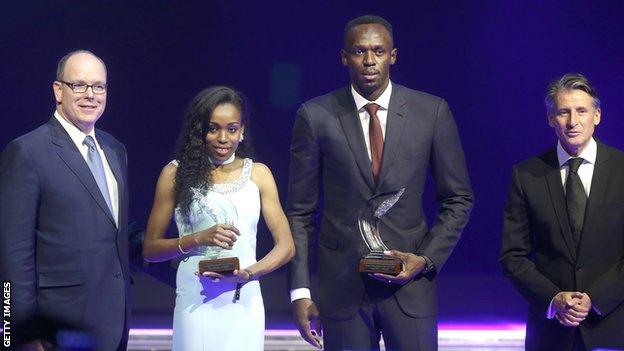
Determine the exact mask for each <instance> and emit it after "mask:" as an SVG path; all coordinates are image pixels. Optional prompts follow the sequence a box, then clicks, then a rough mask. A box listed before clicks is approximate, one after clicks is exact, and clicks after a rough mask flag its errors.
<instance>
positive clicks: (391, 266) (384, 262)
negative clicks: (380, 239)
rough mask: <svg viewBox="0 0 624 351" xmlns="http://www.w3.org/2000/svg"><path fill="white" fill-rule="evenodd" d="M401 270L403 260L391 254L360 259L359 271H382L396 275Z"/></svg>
mask: <svg viewBox="0 0 624 351" xmlns="http://www.w3.org/2000/svg"><path fill="white" fill-rule="evenodd" d="M401 270H403V262H401V260H400V259H398V258H396V257H392V256H377V255H375V257H368V256H366V257H362V258H361V259H360V264H359V271H360V273H383V274H388V275H398V274H399V273H400V272H401Z"/></svg>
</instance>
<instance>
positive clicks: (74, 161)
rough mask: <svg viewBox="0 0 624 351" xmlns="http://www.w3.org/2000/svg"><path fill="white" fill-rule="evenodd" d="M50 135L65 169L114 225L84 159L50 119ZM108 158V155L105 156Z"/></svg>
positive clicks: (66, 135)
mask: <svg viewBox="0 0 624 351" xmlns="http://www.w3.org/2000/svg"><path fill="white" fill-rule="evenodd" d="M48 123H49V125H50V133H51V138H52V144H54V145H56V146H57V150H56V153H57V154H58V155H59V157H60V158H61V159H62V160H63V162H65V164H66V165H67V167H68V168H69V169H70V170H71V171H72V172H73V173H74V174H75V175H76V177H77V178H78V180H80V182H81V183H82V184H83V185H84V187H85V188H86V189H87V191H88V192H89V194H91V196H92V197H93V200H95V202H96V203H97V204H98V206H99V207H100V208H101V209H102V210H103V211H104V213H105V214H106V216H107V217H108V219H110V221H111V222H112V223H113V225H115V226H116V224H115V219H114V218H113V215H112V214H111V212H110V210H109V209H108V206H107V205H106V201H105V200H104V197H103V196H102V193H101V192H100V188H99V187H98V185H97V183H96V182H95V178H93V174H91V170H90V169H89V166H88V165H87V163H86V162H85V160H84V158H83V157H82V155H81V154H80V151H79V150H78V149H77V148H76V145H75V144H74V142H73V141H72V140H71V138H70V137H69V135H68V134H67V132H66V131H65V130H64V129H63V127H62V126H61V125H60V123H59V122H58V121H57V120H56V119H55V118H54V117H52V119H51V120H50V122H48ZM107 156H108V155H107Z"/></svg>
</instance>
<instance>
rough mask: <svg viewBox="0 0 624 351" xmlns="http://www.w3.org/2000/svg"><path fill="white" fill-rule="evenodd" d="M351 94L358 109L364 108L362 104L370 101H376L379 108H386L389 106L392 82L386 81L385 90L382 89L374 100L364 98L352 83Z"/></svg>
mask: <svg viewBox="0 0 624 351" xmlns="http://www.w3.org/2000/svg"><path fill="white" fill-rule="evenodd" d="M351 95H353V100H355V107H357V110H358V111H360V110H362V109H363V108H364V105H366V104H369V103H371V102H374V103H376V104H377V105H379V107H380V108H382V109H384V110H388V107H389V106H390V95H392V82H391V81H388V86H387V87H386V90H384V92H383V93H381V95H380V96H379V97H378V98H377V100H375V101H368V100H366V98H364V97H363V96H362V95H360V94H359V93H358V92H357V91H356V90H355V88H354V87H353V84H351Z"/></svg>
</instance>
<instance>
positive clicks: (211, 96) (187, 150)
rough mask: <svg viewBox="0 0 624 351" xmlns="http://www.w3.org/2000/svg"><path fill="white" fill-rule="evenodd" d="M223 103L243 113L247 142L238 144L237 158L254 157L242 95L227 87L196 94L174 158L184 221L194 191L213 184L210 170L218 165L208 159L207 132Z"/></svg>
mask: <svg viewBox="0 0 624 351" xmlns="http://www.w3.org/2000/svg"><path fill="white" fill-rule="evenodd" d="M221 104H232V105H234V106H236V108H238V110H239V111H240V113H241V124H242V125H244V126H245V139H244V140H243V141H241V142H240V144H238V148H237V149H236V156H238V157H241V158H245V157H251V156H252V154H253V149H252V147H251V143H250V133H249V116H248V114H247V106H246V103H245V100H244V99H243V96H242V94H241V93H239V92H237V91H236V90H234V89H232V88H228V87H225V86H214V87H209V88H206V89H204V90H202V91H201V92H199V94H197V96H195V98H194V99H193V100H192V101H191V103H190V104H189V106H188V108H187V110H186V112H185V114H184V116H185V117H184V124H183V125H182V130H181V131H180V136H179V138H178V145H177V148H176V152H175V159H176V160H178V170H177V172H176V176H175V188H174V197H175V203H176V205H177V206H178V207H179V209H180V211H181V213H182V215H183V217H184V219H185V221H188V220H189V214H190V206H191V202H192V201H193V192H192V189H193V188H195V189H198V190H199V191H201V192H206V191H207V190H208V189H210V187H211V185H212V174H211V171H212V170H213V169H214V168H215V166H214V165H213V164H212V163H211V162H210V160H209V159H208V151H207V149H206V142H205V140H206V133H207V132H208V126H209V124H210V118H211V117H212V112H213V111H214V109H215V108H216V107H217V106H219V105H221Z"/></svg>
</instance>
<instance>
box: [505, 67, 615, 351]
mask: <svg viewBox="0 0 624 351" xmlns="http://www.w3.org/2000/svg"><path fill="white" fill-rule="evenodd" d="M545 102H546V110H547V115H548V124H549V125H550V126H551V127H552V128H553V129H554V130H555V134H556V135H557V138H558V139H559V140H558V142H557V145H556V146H555V147H553V148H552V149H550V150H549V151H547V152H545V153H543V154H541V155H539V156H536V157H533V158H530V159H529V160H526V161H524V162H522V163H519V164H517V165H515V166H514V168H513V175H512V182H511V187H510V190H509V194H508V197H507V204H506V206H505V212H504V229H503V238H502V248H501V253H500V258H499V260H500V262H501V265H502V269H503V272H504V273H505V275H507V277H508V278H509V279H510V280H511V282H512V283H513V285H514V286H515V287H516V289H518V291H519V292H520V294H521V295H522V296H523V297H524V298H525V299H526V300H527V302H528V303H529V306H530V308H529V312H528V320H527V327H526V341H525V348H526V349H527V350H536V351H537V350H593V349H594V348H617V349H621V348H624V334H622V332H621V331H622V325H624V303H623V302H624V261H623V257H624V234H623V233H624V202H622V199H623V198H624V177H622V174H624V153H622V152H621V151H619V150H616V149H614V148H612V147H609V146H607V145H605V144H603V143H601V142H599V141H597V140H596V139H595V138H594V137H593V134H594V130H595V127H596V126H597V125H598V123H600V118H601V109H600V100H599V99H598V96H597V94H596V90H595V89H594V87H593V86H592V85H591V83H590V82H589V81H588V80H587V78H585V77H584V76H583V75H581V74H577V73H570V74H566V75H564V76H563V77H561V78H560V79H558V80H555V81H554V82H552V83H551V84H550V85H549V87H548V90H547V95H546V99H545Z"/></svg>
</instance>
